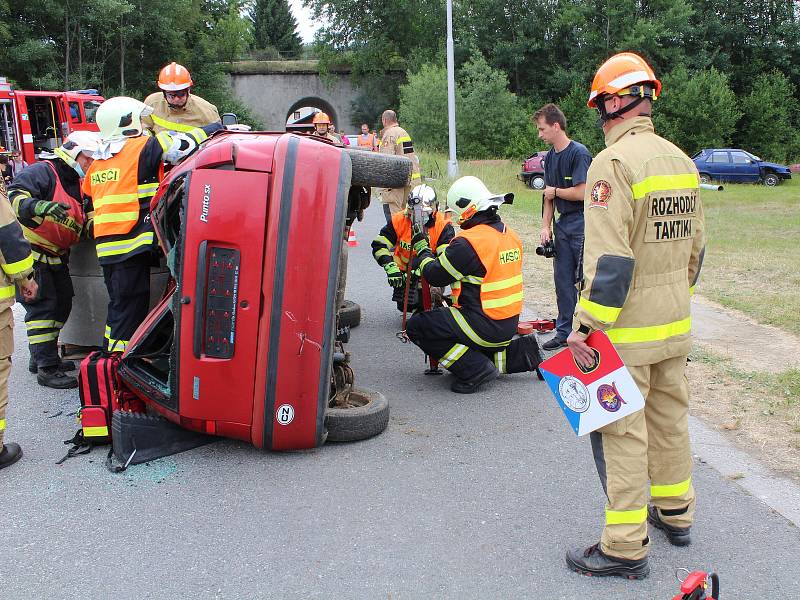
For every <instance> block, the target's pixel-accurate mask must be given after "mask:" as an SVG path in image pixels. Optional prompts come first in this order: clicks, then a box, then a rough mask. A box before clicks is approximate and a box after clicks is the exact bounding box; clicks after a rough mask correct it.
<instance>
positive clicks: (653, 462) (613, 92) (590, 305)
mask: <svg viewBox="0 0 800 600" xmlns="http://www.w3.org/2000/svg"><path fill="white" fill-rule="evenodd" d="M660 93H661V82H660V81H659V80H658V79H657V78H656V76H655V74H654V73H653V70H652V69H651V68H650V66H649V65H648V64H647V63H646V62H645V61H644V60H643V59H642V58H641V57H639V56H637V55H635V54H632V53H628V52H625V53H622V54H617V55H615V56H613V57H611V58H610V59H608V60H607V61H606V62H605V63H603V65H602V66H601V67H600V69H599V70H598V71H597V74H596V75H595V78H594V82H593V83H592V91H591V95H590V97H589V102H588V104H589V106H590V107H592V108H596V109H597V111H598V112H599V114H600V120H601V122H602V127H603V131H604V133H605V139H606V149H605V150H603V151H602V152H601V153H600V154H598V155H597V157H596V158H595V160H594V162H593V163H592V166H591V168H590V169H589V174H588V180H587V183H586V199H585V205H586V211H585V213H586V214H585V218H586V241H585V247H584V260H583V268H584V280H583V286H582V291H581V294H580V298H579V300H578V306H577V308H576V309H575V317H574V319H573V324H572V327H573V331H572V333H571V334H570V336H569V338H568V339H567V344H568V345H569V348H570V350H571V351H572V354H573V356H574V357H575V360H576V361H577V362H579V363H581V364H583V365H589V364H592V363H593V361H594V357H593V355H592V353H591V352H590V349H589V347H588V346H587V345H586V343H585V342H584V340H585V338H586V336H587V335H588V334H590V333H591V332H592V331H595V330H603V331H605V332H606V333H607V334H608V337H609V338H610V339H611V341H612V342H613V343H614V346H615V347H616V348H617V350H618V351H619V353H620V355H621V357H622V359H623V360H624V361H625V364H626V365H627V367H628V369H629V370H630V372H631V375H632V376H633V379H634V380H635V381H636V384H637V385H638V387H639V389H640V390H641V392H642V394H643V395H644V397H645V408H644V410H641V411H639V412H637V413H634V414H632V415H629V416H628V417H625V418H624V419H622V420H620V421H616V422H614V423H611V424H610V425H607V426H605V427H603V428H601V429H599V430H598V431H596V432H594V433H592V434H591V441H592V449H593V453H594V457H595V461H596V463H597V469H598V472H599V474H600V478H601V482H602V484H603V489H604V490H605V492H606V495H607V497H608V503H607V504H606V509H605V527H604V529H603V533H602V536H601V538H600V542H599V543H598V544H594V545H592V546H589V547H588V548H578V549H575V550H571V551H569V552H568V553H567V557H566V560H567V564H568V565H569V566H570V567H571V568H572V569H573V570H575V571H578V572H582V573H587V574H593V575H619V576H622V577H628V578H642V577H646V576H647V574H648V573H649V565H648V564H647V550H648V545H649V538H648V534H647V522H648V521H650V523H651V524H652V525H653V526H655V527H657V528H659V529H662V530H663V531H664V532H665V534H666V536H667V538H668V540H669V541H670V542H671V543H672V544H674V545H677V546H684V545H686V544H688V543H689V540H690V538H689V528H690V526H691V524H692V519H693V516H694V508H695V492H694V488H693V486H692V455H691V452H690V449H689V432H688V424H687V412H688V402H689V390H688V384H687V381H686V377H685V374H684V373H685V369H686V358H687V355H688V354H689V350H690V348H691V333H690V329H691V317H690V313H689V300H690V296H691V294H692V293H693V291H694V286H695V284H696V283H697V279H698V275H699V273H700V267H701V264H702V262H703V253H704V246H705V241H704V223H703V207H702V204H701V202H700V195H699V191H698V187H699V178H698V173H697V169H696V168H695V165H694V163H693V162H692V160H691V159H690V158H689V157H688V156H686V154H684V153H683V152H682V151H681V150H680V149H679V148H678V147H676V146H675V145H674V144H672V143H670V142H668V141H667V140H665V139H664V138H662V137H659V136H658V135H656V133H655V131H654V129H653V122H652V121H651V118H650V113H651V105H652V103H653V101H655V100H656V98H657V97H658V95H659V94H660ZM648 484H649V488H648ZM648 493H649V494H648ZM648 498H649V499H650V506H648Z"/></svg>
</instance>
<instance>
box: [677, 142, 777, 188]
mask: <svg viewBox="0 0 800 600" xmlns="http://www.w3.org/2000/svg"><path fill="white" fill-rule="evenodd" d="M692 160H693V161H694V164H695V165H697V170H698V171H700V182H701V183H709V182H710V181H711V180H716V181H730V182H731V183H757V182H761V183H763V184H764V185H769V186H774V185H778V184H780V183H781V182H782V181H783V180H784V179H791V177H792V173H791V171H790V170H789V167H787V166H785V165H779V164H777V163H771V162H766V161H763V160H761V159H760V158H758V157H757V156H755V155H754V154H750V153H749V152H745V151H744V150H739V149H737V148H707V149H704V150H701V151H700V152H698V153H697V154H695V155H694V156H693V157H692Z"/></svg>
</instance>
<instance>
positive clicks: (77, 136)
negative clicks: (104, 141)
mask: <svg viewBox="0 0 800 600" xmlns="http://www.w3.org/2000/svg"><path fill="white" fill-rule="evenodd" d="M99 147H100V134H98V133H95V132H94V131H73V132H72V133H70V134H69V135H68V136H67V139H65V140H64V143H63V144H61V147H60V148H57V150H62V151H63V152H64V153H65V154H67V155H68V156H69V157H70V158H71V159H72V160H77V159H78V154H80V153H81V152H83V153H85V154H87V155H89V156H91V155H92V153H93V152H94V151H95V150H97V149H98V148H99ZM62 158H63V157H62Z"/></svg>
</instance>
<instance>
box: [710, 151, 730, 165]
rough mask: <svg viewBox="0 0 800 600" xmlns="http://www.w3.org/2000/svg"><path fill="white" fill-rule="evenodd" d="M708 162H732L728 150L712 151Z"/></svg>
mask: <svg viewBox="0 0 800 600" xmlns="http://www.w3.org/2000/svg"><path fill="white" fill-rule="evenodd" d="M708 162H712V163H729V162H731V161H730V159H729V158H728V153H727V152H712V153H711V158H710V159H708Z"/></svg>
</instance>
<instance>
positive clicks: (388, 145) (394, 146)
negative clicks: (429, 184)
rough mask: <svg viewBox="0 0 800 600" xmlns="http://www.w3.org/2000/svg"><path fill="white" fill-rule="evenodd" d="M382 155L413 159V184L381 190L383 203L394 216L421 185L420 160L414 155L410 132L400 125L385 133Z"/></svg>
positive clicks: (393, 126) (391, 127)
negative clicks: (416, 186)
mask: <svg viewBox="0 0 800 600" xmlns="http://www.w3.org/2000/svg"><path fill="white" fill-rule="evenodd" d="M379 151H380V153H381V154H392V155H396V156H405V157H406V158H408V159H411V165H412V166H411V182H410V185H407V186H406V187H404V188H382V189H381V190H380V194H381V202H383V203H384V204H388V205H389V207H390V208H391V211H392V214H395V213H398V212H400V211H401V210H403V209H404V208H405V204H406V198H407V197H408V194H409V193H410V192H411V188H412V187H414V186H415V185H418V184H419V183H420V172H419V159H418V158H417V155H416V154H415V153H414V144H413V143H412V141H411V136H410V135H408V132H407V131H406V130H405V129H403V128H402V127H400V125H397V124H395V125H390V126H389V127H387V128H386V129H385V130H384V131H383V136H382V137H381V146H380V149H379Z"/></svg>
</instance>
